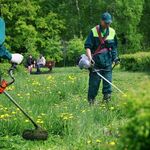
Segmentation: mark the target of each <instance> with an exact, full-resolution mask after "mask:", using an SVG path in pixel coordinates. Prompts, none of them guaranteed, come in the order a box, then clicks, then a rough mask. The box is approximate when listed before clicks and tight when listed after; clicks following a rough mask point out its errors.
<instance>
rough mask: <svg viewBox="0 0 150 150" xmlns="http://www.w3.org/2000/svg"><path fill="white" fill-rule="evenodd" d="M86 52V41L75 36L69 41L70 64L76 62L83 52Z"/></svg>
mask: <svg viewBox="0 0 150 150" xmlns="http://www.w3.org/2000/svg"><path fill="white" fill-rule="evenodd" d="M83 53H85V49H84V41H83V40H82V39H80V38H76V37H75V38H74V39H72V40H70V41H69V42H68V46H67V61H68V63H70V64H73V65H74V64H76V60H77V58H78V57H80V55H81V54H83Z"/></svg>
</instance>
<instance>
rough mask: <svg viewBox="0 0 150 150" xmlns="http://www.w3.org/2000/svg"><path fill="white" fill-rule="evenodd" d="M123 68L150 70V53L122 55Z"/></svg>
mask: <svg viewBox="0 0 150 150" xmlns="http://www.w3.org/2000/svg"><path fill="white" fill-rule="evenodd" d="M121 68H123V69H125V70H129V71H150V53H149V52H139V53H135V54H126V55H122V56H121Z"/></svg>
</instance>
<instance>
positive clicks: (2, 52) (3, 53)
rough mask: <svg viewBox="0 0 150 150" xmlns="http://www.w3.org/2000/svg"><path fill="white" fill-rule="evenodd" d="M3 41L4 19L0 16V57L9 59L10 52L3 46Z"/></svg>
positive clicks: (10, 56)
mask: <svg viewBox="0 0 150 150" xmlns="http://www.w3.org/2000/svg"><path fill="white" fill-rule="evenodd" d="M4 42H5V21H4V20H3V19H2V18H1V17H0V57H2V58H4V59H9V60H11V58H12V54H11V53H10V52H9V51H8V50H7V49H6V47H5V46H3V43H4Z"/></svg>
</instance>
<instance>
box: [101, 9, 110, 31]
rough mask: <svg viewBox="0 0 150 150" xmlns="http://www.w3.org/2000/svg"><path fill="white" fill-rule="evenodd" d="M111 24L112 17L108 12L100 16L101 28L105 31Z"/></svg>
mask: <svg viewBox="0 0 150 150" xmlns="http://www.w3.org/2000/svg"><path fill="white" fill-rule="evenodd" d="M111 23H112V16H111V15H110V14H109V13H108V12H105V13H103V14H102V16H101V26H102V27H103V28H104V29H105V28H108V27H109V26H110V24H111Z"/></svg>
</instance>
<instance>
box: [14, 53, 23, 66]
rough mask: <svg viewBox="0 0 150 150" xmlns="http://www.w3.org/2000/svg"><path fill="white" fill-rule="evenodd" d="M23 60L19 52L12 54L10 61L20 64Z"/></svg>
mask: <svg viewBox="0 0 150 150" xmlns="http://www.w3.org/2000/svg"><path fill="white" fill-rule="evenodd" d="M22 61H23V56H22V55H21V54H17V53H16V54H12V59H11V62H12V63H15V64H18V65H19V64H20V63H21V62H22Z"/></svg>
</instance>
